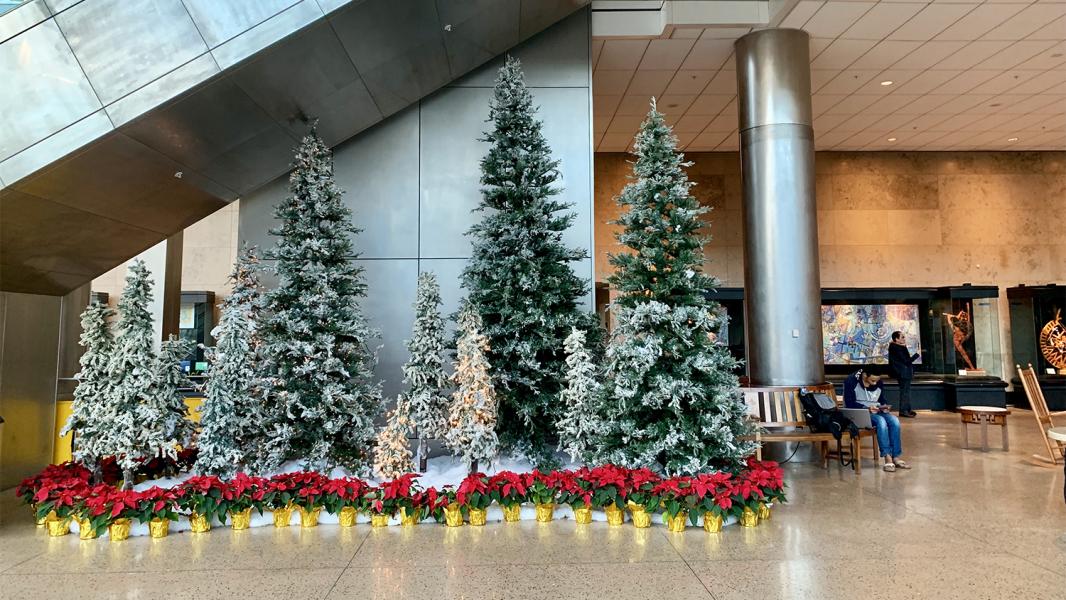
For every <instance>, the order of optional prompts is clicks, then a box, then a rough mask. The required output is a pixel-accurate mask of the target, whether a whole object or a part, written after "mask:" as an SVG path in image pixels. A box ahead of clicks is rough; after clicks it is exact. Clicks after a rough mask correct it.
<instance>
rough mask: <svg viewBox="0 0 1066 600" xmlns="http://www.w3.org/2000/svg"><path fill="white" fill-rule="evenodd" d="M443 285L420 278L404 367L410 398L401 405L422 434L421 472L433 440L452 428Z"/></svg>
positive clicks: (434, 279)
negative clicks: (449, 409) (445, 350)
mask: <svg viewBox="0 0 1066 600" xmlns="http://www.w3.org/2000/svg"><path fill="white" fill-rule="evenodd" d="M440 304H441V300H440V286H439V285H438V284H437V277H436V275H434V274H433V273H431V272H424V273H421V274H419V276H418V291H417V294H416V297H415V323H414V327H413V329H412V331H411V339H410V341H408V342H407V351H408V352H409V353H410V357H409V358H408V359H407V364H405V365H404V366H403V375H404V383H405V384H406V385H407V388H408V389H407V395H406V396H401V398H400V399H399V401H398V402H404V403H406V404H407V405H408V406H409V408H410V420H411V426H412V427H413V428H414V429H415V431H416V432H417V434H418V452H417V456H418V469H419V471H421V472H423V473H424V472H425V471H426V466H427V465H426V463H427V460H428V458H429V440H430V439H431V438H432V439H443V438H444V434H445V433H446V432H447V429H448V427H447V425H448V404H449V403H448V398H447V396H445V394H444V388H445V386H446V385H447V383H448V376H447V375H446V374H445V373H444V358H443V356H442V353H443V352H444V318H443V317H441V314H440Z"/></svg>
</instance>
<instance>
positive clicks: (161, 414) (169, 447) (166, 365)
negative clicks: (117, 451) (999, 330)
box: [139, 335, 193, 458]
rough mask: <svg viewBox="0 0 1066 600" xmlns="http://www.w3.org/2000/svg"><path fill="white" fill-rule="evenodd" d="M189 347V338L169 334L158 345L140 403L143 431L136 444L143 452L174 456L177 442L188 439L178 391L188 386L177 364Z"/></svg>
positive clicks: (189, 433)
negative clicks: (148, 383)
mask: <svg viewBox="0 0 1066 600" xmlns="http://www.w3.org/2000/svg"><path fill="white" fill-rule="evenodd" d="M192 347H193V344H192V342H189V341H187V340H179V339H177V338H176V337H174V336H173V335H171V336H170V339H167V340H164V341H163V342H162V343H161V344H160V345H159V352H158V353H157V354H156V356H155V360H154V361H152V371H153V377H152V380H153V381H152V388H151V390H150V391H149V393H148V395H147V396H146V397H145V399H144V402H142V403H141V406H140V410H141V417H140V418H141V421H142V422H143V423H144V431H145V435H144V437H143V438H142V439H141V440H140V441H139V444H140V445H141V447H142V450H141V454H143V455H144V456H148V457H154V456H168V457H170V458H177V455H178V449H177V446H178V445H179V444H182V445H184V444H186V443H188V441H189V438H190V437H191V436H192V430H193V426H192V422H191V421H190V420H189V419H188V408H187V407H186V406H185V395H184V394H183V393H182V392H181V388H186V389H188V388H191V387H192V383H191V382H190V381H189V379H188V378H187V377H186V376H185V371H183V370H182V368H181V359H182V358H184V357H185V356H188V354H189V352H190V351H191V350H192Z"/></svg>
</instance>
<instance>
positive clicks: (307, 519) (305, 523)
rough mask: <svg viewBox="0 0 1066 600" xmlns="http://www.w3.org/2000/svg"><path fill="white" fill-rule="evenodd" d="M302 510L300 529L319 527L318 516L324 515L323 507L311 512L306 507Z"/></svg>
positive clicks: (301, 508)
mask: <svg viewBox="0 0 1066 600" xmlns="http://www.w3.org/2000/svg"><path fill="white" fill-rule="evenodd" d="M299 508H300V527H318V515H319V514H321V513H322V507H321V506H319V507H316V508H313V509H311V510H307V509H305V508H304V507H302V506H301V507H299Z"/></svg>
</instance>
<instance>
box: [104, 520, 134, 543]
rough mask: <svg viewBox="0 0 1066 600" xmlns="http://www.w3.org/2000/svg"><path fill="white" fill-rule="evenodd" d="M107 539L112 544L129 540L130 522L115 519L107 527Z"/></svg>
mask: <svg viewBox="0 0 1066 600" xmlns="http://www.w3.org/2000/svg"><path fill="white" fill-rule="evenodd" d="M107 537H109V538H111V541H112V542H121V541H123V540H126V539H129V537H130V520H129V519H115V521H114V522H113V523H111V524H110V525H108V526H107Z"/></svg>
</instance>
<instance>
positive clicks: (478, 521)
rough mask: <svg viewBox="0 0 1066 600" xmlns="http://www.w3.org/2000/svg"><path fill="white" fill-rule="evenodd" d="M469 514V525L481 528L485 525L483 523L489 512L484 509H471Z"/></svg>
mask: <svg viewBox="0 0 1066 600" xmlns="http://www.w3.org/2000/svg"><path fill="white" fill-rule="evenodd" d="M468 512H469V513H470V524H471V525H474V526H477V527H481V526H483V525H485V521H486V520H487V518H488V515H489V511H488V509H484V508H471V509H469V511H468Z"/></svg>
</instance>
